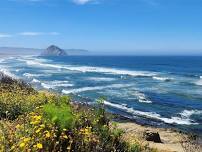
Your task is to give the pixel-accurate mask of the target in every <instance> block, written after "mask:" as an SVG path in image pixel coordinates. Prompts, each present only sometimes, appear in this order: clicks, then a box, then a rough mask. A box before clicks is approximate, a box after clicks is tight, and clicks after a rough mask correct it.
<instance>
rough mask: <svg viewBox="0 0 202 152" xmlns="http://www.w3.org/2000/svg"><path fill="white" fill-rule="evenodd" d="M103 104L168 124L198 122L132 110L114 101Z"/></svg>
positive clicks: (192, 123)
mask: <svg viewBox="0 0 202 152" xmlns="http://www.w3.org/2000/svg"><path fill="white" fill-rule="evenodd" d="M104 104H105V105H107V106H111V107H113V108H116V109H120V110H123V111H125V112H128V113H131V114H132V115H134V116H143V117H146V118H151V119H157V120H160V121H163V122H165V123H168V124H180V125H197V124H198V123H195V122H193V120H191V119H189V118H181V117H171V118H165V117H161V115H159V114H157V113H155V112H143V111H139V110H134V109H133V108H129V107H127V105H120V104H115V103H111V102H108V101H104Z"/></svg>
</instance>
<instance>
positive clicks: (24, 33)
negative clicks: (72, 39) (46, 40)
mask: <svg viewBox="0 0 202 152" xmlns="http://www.w3.org/2000/svg"><path fill="white" fill-rule="evenodd" d="M18 35H22V36H41V35H60V33H58V32H48V33H45V32H21V33H18Z"/></svg>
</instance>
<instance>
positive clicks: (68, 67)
mask: <svg viewBox="0 0 202 152" xmlns="http://www.w3.org/2000/svg"><path fill="white" fill-rule="evenodd" d="M24 61H25V62H26V63H27V65H32V66H39V67H42V68H45V67H49V68H57V69H66V70H70V71H78V72H83V73H85V72H95V73H105V74H114V75H129V76H135V77H136V76H143V77H150V76H155V75H156V74H155V73H154V72H149V71H132V70H124V69H115V68H106V67H93V66H73V65H65V66H64V65H59V64H49V63H43V62H41V61H38V60H32V61H30V60H24Z"/></svg>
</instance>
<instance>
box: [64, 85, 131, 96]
mask: <svg viewBox="0 0 202 152" xmlns="http://www.w3.org/2000/svg"><path fill="white" fill-rule="evenodd" d="M130 86H132V85H130V84H112V85H106V86H95V87H83V88H78V89H71V90H62V93H64V94H70V93H80V92H85V91H94V90H103V89H110V88H124V87H130Z"/></svg>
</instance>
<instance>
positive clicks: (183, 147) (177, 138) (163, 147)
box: [117, 121, 202, 152]
mask: <svg viewBox="0 0 202 152" xmlns="http://www.w3.org/2000/svg"><path fill="white" fill-rule="evenodd" d="M117 126H118V128H120V129H122V130H124V132H125V133H124V138H125V140H127V141H129V142H130V143H134V142H138V143H140V144H141V145H147V146H149V147H151V148H154V149H157V151H160V152H201V151H202V145H197V144H194V142H192V141H191V140H190V139H189V136H188V135H187V134H184V133H180V132H178V131H175V130H172V129H166V128H156V127H155V128H154V127H151V126H143V125H139V124H136V123H134V122H129V121H128V122H125V121H124V122H118V123H117ZM145 131H150V132H154V133H156V132H158V133H159V135H160V138H161V141H162V143H155V142H152V141H146V140H145V139H144V137H143V134H144V132H145ZM137 139H138V141H137Z"/></svg>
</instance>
